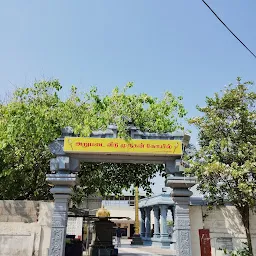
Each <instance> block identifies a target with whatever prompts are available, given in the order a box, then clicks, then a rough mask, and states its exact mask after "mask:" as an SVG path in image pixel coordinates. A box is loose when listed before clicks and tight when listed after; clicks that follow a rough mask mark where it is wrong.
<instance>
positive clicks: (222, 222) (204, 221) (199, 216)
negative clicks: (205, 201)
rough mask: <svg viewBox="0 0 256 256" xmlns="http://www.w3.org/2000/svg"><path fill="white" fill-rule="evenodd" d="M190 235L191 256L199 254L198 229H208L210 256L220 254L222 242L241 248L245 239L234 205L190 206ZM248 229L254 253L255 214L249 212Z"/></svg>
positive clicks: (255, 246) (255, 242) (255, 237)
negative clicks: (210, 207) (213, 206)
mask: <svg viewBox="0 0 256 256" xmlns="http://www.w3.org/2000/svg"><path fill="white" fill-rule="evenodd" d="M190 221H191V237H192V250H193V256H197V255H201V253H200V239H199V232H198V230H199V229H209V231H210V241H211V247H212V256H222V255H224V254H223V251H222V250H220V247H222V246H223V245H224V244H226V245H227V246H230V247H233V249H236V248H241V247H242V245H243V244H242V243H243V242H245V241H246V235H245V230H244V228H243V225H242V222H241V218H240V216H239V213H238V212H237V210H236V208H235V207H234V206H225V207H224V206H223V207H216V208H214V209H212V210H208V209H207V207H206V206H190ZM250 230H251V235H252V240H253V241H252V244H253V245H254V254H255V255H256V215H255V214H254V213H252V212H251V215H250Z"/></svg>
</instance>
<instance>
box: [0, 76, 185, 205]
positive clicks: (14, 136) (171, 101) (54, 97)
mask: <svg viewBox="0 0 256 256" xmlns="http://www.w3.org/2000/svg"><path fill="white" fill-rule="evenodd" d="M132 86H133V84H132V83H128V84H127V85H126V86H125V87H124V89H119V88H115V89H114V90H113V92H112V94H110V95H107V96H100V95H98V93H97V90H96V88H92V89H91V90H90V91H89V92H87V93H80V92H78V91H77V89H76V88H75V87H74V86H73V87H72V88H71V93H70V95H69V96H68V97H67V98H66V99H62V98H61V97H60V95H61V92H62V91H61V90H62V87H61V85H60V83H59V81H57V80H52V81H41V82H36V83H35V84H34V86H33V87H30V88H19V89H17V90H16V91H15V92H14V94H13V95H12V97H11V98H10V100H9V101H8V102H7V103H3V104H1V105H0V166H1V168H0V199H33V200H40V199H49V198H51V195H50V193H49V187H48V184H47V183H46V181H45V174H46V173H47V172H48V170H49V160H50V158H52V157H53V156H52V155H51V154H50V152H49V149H48V145H49V143H51V142H52V141H53V140H54V139H56V138H58V137H59V136H60V135H61V128H63V127H65V126H72V127H73V128H74V132H75V133H76V134H79V135H80V136H88V135H90V134H91V132H92V131H93V130H99V129H102V130H104V129H106V127H107V125H109V124H111V123H112V124H113V123H114V124H116V125H117V126H118V129H119V133H118V136H119V137H123V138H126V137H127V130H126V129H127V125H128V123H129V122H133V123H134V125H136V126H138V127H140V129H141V130H143V131H150V132H172V131H175V130H177V129H181V128H182V126H181V124H180V123H179V119H182V118H183V117H184V116H185V115H186V111H185V109H184V107H183V105H182V102H181V100H182V98H180V97H178V98H176V97H174V96H173V95H172V94H171V93H170V92H166V93H165V95H164V97H163V99H158V98H154V97H151V96H149V95H147V94H139V95H135V94H129V93H128V90H129V89H130V88H131V87H132ZM162 170H163V168H162V166H161V165H150V164H111V163H110V164H104V163H96V164H95V163H82V165H81V171H80V173H79V176H80V185H79V186H77V187H75V188H74V190H75V193H74V196H75V199H76V201H81V200H82V198H83V197H84V196H86V195H87V194H93V193H100V194H102V195H105V194H109V193H115V194H119V193H120V192H121V190H122V189H123V188H129V187H130V186H131V185H132V184H136V185H140V186H142V187H143V188H144V189H146V190H147V191H149V185H150V179H151V178H152V177H153V176H154V175H155V174H156V172H158V171H160V172H162ZM112 181H114V182H112Z"/></svg>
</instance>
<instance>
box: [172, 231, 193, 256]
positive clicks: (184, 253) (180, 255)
mask: <svg viewBox="0 0 256 256" xmlns="http://www.w3.org/2000/svg"><path fill="white" fill-rule="evenodd" d="M178 237H179V239H178V241H177V245H176V246H177V256H191V255H192V251H191V243H190V230H180V231H178Z"/></svg>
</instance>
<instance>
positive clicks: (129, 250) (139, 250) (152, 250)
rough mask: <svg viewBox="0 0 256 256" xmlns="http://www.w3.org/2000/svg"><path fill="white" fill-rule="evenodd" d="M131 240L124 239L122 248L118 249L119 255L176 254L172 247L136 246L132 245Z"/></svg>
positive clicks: (157, 255) (173, 255)
mask: <svg viewBox="0 0 256 256" xmlns="http://www.w3.org/2000/svg"><path fill="white" fill-rule="evenodd" d="M130 243H131V240H128V239H127V240H123V241H122V246H121V248H119V249H118V255H120V256H149V255H152V256H165V255H170V256H175V252H174V251H172V250H171V249H162V248H157V247H152V246H138V247H134V246H131V245H130Z"/></svg>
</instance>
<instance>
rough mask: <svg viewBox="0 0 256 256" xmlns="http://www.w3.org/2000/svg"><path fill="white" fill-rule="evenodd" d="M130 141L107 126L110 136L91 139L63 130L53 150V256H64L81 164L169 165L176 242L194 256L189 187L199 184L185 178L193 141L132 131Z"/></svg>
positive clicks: (178, 248)
mask: <svg viewBox="0 0 256 256" xmlns="http://www.w3.org/2000/svg"><path fill="white" fill-rule="evenodd" d="M129 131H130V136H131V140H129V141H126V140H123V139H119V138H117V127H116V126H114V125H110V126H108V129H107V131H105V132H103V131H97V132H93V133H92V134H91V136H90V137H76V136H74V134H73V130H72V128H71V127H66V128H64V129H63V130H62V136H61V137H60V138H58V139H56V140H55V141H54V142H53V143H52V144H51V145H50V150H51V152H52V153H53V154H54V155H56V158H54V159H51V162H50V170H51V172H52V173H51V174H47V181H48V182H49V183H51V184H52V185H54V187H53V188H51V193H52V194H53V196H54V211H53V216H52V231H51V242H50V249H49V256H64V253H65V237H66V226H67V214H68V200H69V198H70V195H71V193H72V187H73V186H74V185H75V184H76V181H77V180H76V175H77V172H78V171H79V166H80V161H87V162H112V163H155V164H159V163H161V164H165V170H166V173H167V174H168V178H167V182H166V185H167V186H169V187H171V188H172V189H173V192H172V194H171V196H172V199H173V201H174V203H175V213H174V216H175V222H174V230H175V232H174V235H173V241H172V242H173V243H175V249H176V251H177V255H179V256H192V251H191V239H190V220H189V198H190V196H191V195H192V192H190V191H189V188H190V187H192V186H193V185H195V179H194V178H191V177H184V172H183V167H182V165H181V157H182V154H183V150H184V148H185V147H186V146H187V145H188V143H189V139H190V137H189V136H188V135H186V134H184V133H183V132H176V133H164V134H157V133H148V132H147V133H143V132H141V131H140V130H139V129H138V128H136V127H130V128H129Z"/></svg>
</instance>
